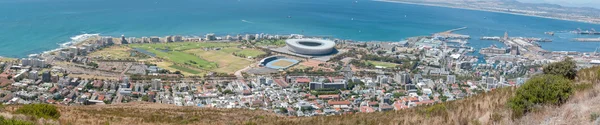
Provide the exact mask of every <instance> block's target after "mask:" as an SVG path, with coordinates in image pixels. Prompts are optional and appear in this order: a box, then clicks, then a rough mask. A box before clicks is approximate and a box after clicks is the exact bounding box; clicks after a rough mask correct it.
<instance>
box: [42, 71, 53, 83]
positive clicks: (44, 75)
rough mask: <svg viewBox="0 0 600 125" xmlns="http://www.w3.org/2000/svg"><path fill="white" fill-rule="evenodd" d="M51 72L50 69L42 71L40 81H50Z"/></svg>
mask: <svg viewBox="0 0 600 125" xmlns="http://www.w3.org/2000/svg"><path fill="white" fill-rule="evenodd" d="M51 77H52V74H51V73H50V71H46V72H44V73H42V82H50V81H52V78H51Z"/></svg>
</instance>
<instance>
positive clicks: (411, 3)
mask: <svg viewBox="0 0 600 125" xmlns="http://www.w3.org/2000/svg"><path fill="white" fill-rule="evenodd" d="M372 1H376V2H387V3H399V4H410V5H421V6H432V7H444V8H452V9H463V10H475V11H483V12H493V13H503V14H512V15H519V16H529V17H538V18H545V19H554V20H562V21H571V22H579V23H588V24H596V25H600V22H588V21H580V20H571V19H564V18H557V17H547V16H539V15H531V14H522V13H511V12H506V11H497V10H487V9H477V8H466V7H456V6H448V5H439V4H432V3H415V2H406V1H395V0H372Z"/></svg>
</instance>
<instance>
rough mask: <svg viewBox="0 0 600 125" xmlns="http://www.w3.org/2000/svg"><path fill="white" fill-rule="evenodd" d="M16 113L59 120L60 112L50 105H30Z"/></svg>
mask: <svg viewBox="0 0 600 125" xmlns="http://www.w3.org/2000/svg"><path fill="white" fill-rule="evenodd" d="M16 113H18V114H24V115H31V116H35V117H37V118H46V119H58V118H59V117H60V112H58V109H57V108H56V106H54V105H49V104H29V105H24V106H23V107H21V108H19V109H17V111H16Z"/></svg>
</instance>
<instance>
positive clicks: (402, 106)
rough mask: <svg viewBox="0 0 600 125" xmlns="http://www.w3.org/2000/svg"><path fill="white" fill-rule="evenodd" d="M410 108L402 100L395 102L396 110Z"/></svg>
mask: <svg viewBox="0 0 600 125" xmlns="http://www.w3.org/2000/svg"><path fill="white" fill-rule="evenodd" d="M406 108H408V106H406V105H404V103H402V102H400V101H396V103H394V109H396V110H401V109H406Z"/></svg>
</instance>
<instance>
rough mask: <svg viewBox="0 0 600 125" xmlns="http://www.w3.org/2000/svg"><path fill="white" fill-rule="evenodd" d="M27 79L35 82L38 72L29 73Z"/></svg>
mask: <svg viewBox="0 0 600 125" xmlns="http://www.w3.org/2000/svg"><path fill="white" fill-rule="evenodd" d="M28 77H29V79H31V80H37V79H38V71H35V70H33V71H30V72H29V76H28Z"/></svg>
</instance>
